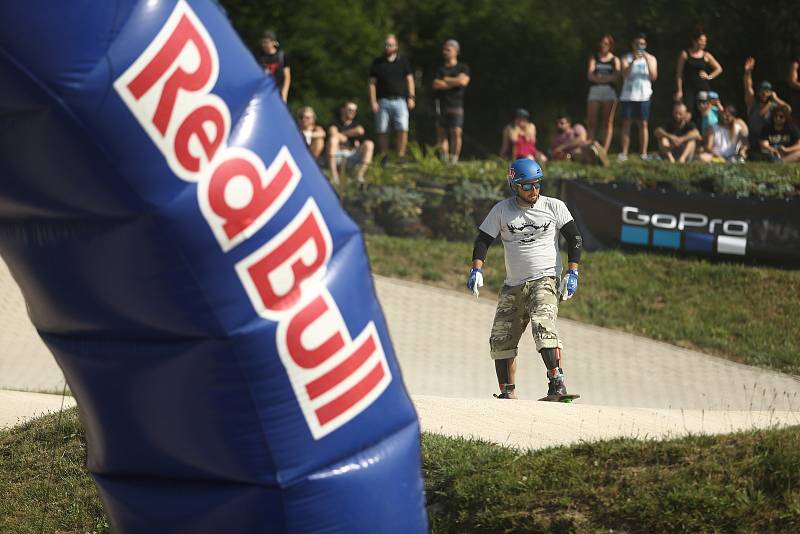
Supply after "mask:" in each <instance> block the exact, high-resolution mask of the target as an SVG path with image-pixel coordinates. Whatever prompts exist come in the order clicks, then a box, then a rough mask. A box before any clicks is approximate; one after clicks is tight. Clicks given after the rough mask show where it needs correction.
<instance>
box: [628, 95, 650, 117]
mask: <svg viewBox="0 0 800 534" xmlns="http://www.w3.org/2000/svg"><path fill="white" fill-rule="evenodd" d="M622 118H623V119H634V120H641V121H646V120H648V119H649V118H650V101H649V100H645V101H644V102H630V101H626V100H623V101H622Z"/></svg>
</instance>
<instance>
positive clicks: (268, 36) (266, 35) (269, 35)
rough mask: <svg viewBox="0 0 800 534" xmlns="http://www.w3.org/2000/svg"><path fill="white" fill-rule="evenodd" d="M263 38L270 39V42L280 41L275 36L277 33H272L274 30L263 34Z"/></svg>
mask: <svg viewBox="0 0 800 534" xmlns="http://www.w3.org/2000/svg"><path fill="white" fill-rule="evenodd" d="M261 38H262V39H269V40H270V41H277V40H278V36H277V35H275V32H274V31H272V30H267V31H265V32H264V33H262V34H261Z"/></svg>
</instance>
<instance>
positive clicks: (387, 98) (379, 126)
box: [369, 34, 417, 162]
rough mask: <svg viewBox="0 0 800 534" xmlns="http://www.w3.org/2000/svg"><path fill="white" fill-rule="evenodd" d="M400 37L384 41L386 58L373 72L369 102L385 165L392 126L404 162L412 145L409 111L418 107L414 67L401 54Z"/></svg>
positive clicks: (373, 65) (377, 62)
mask: <svg viewBox="0 0 800 534" xmlns="http://www.w3.org/2000/svg"><path fill="white" fill-rule="evenodd" d="M397 50H398V49H397V38H396V37H395V36H394V35H392V34H389V35H387V36H386V39H384V43H383V56H381V57H379V58H376V59H375V60H374V61H373V62H372V66H371V67H370V69H369V102H370V106H371V107H372V112H373V113H374V114H375V131H376V132H377V134H378V152H379V153H380V154H381V156H382V162H385V161H386V153H387V152H388V150H389V126H390V123H391V127H392V129H393V130H394V131H395V136H396V142H397V157H398V158H399V160H400V161H403V160H404V159H405V156H406V145H407V144H408V112H409V110H412V109H414V106H415V105H416V99H417V96H416V89H415V87H414V73H413V72H412V71H411V65H410V64H409V62H408V59H406V58H405V57H403V56H400V55H398V53H397Z"/></svg>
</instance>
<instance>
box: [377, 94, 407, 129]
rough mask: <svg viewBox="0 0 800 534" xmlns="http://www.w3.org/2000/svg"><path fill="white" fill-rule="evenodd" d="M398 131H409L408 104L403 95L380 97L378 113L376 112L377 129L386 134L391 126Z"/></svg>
mask: <svg viewBox="0 0 800 534" xmlns="http://www.w3.org/2000/svg"><path fill="white" fill-rule="evenodd" d="M390 125H391V127H392V129H393V130H394V131H397V132H407V131H408V105H407V104H406V100H405V99H404V98H402V97H397V98H379V99H378V113H376V114H375V131H376V132H377V133H379V134H385V133H386V132H388V131H389V126H390Z"/></svg>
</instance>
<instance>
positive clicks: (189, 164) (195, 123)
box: [175, 105, 225, 172]
mask: <svg viewBox="0 0 800 534" xmlns="http://www.w3.org/2000/svg"><path fill="white" fill-rule="evenodd" d="M206 122H210V123H212V124H213V125H214V128H215V130H216V133H215V134H214V139H209V137H208V134H207V132H206V130H205V128H204V127H203V125H204V124H205V123H206ZM193 135H196V136H197V138H198V140H199V141H200V145H201V146H202V147H203V151H204V152H205V155H206V160H207V161H211V160H212V159H213V158H214V154H215V153H216V152H217V149H218V148H219V146H220V144H222V140H223V139H224V138H225V119H224V118H223V116H222V113H221V112H220V111H219V110H218V109H217V108H215V107H214V106H209V105H205V106H201V107H199V108H197V109H195V110H194V111H192V112H191V113H190V114H189V116H188V117H186V119H184V121H183V122H182V123H181V125H180V126H179V127H178V131H177V133H176V134H175V157H176V158H177V159H178V162H179V163H180V164H181V165H182V166H183V168H184V169H186V170H187V171H189V172H197V171H199V170H200V158H198V157H196V156H194V155H193V154H192V153H191V151H190V150H189V140H190V139H191V138H192V136H193Z"/></svg>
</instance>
